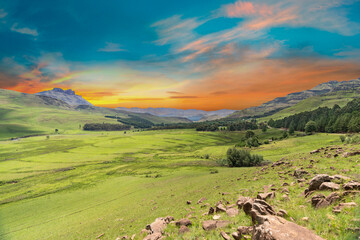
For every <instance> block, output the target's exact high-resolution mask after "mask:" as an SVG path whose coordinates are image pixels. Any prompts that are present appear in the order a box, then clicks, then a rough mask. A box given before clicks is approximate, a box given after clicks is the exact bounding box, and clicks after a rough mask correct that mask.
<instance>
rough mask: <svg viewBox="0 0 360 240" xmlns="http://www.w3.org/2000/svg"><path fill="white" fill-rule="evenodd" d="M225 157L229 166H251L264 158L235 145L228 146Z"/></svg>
mask: <svg viewBox="0 0 360 240" xmlns="http://www.w3.org/2000/svg"><path fill="white" fill-rule="evenodd" d="M226 157H227V158H226V162H227V165H228V166H229V167H252V166H257V165H259V164H260V163H261V162H262V161H263V160H264V159H263V156H261V155H256V154H250V151H248V150H245V149H237V148H236V147H233V148H229V149H228V150H227V153H226Z"/></svg>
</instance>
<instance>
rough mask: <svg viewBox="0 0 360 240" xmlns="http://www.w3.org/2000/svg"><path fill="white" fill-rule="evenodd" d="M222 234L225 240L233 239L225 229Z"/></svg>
mask: <svg viewBox="0 0 360 240" xmlns="http://www.w3.org/2000/svg"><path fill="white" fill-rule="evenodd" d="M220 236H222V238H223V239H225V240H231V238H230V236H229V235H227V234H226V232H224V231H221V232H220Z"/></svg>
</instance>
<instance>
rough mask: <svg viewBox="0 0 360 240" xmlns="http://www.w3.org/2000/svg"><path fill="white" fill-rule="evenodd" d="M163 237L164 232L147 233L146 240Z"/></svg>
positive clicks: (157, 239)
mask: <svg viewBox="0 0 360 240" xmlns="http://www.w3.org/2000/svg"><path fill="white" fill-rule="evenodd" d="M162 238H163V236H162V234H161V233H159V232H156V233H153V234H150V235H147V236H146V237H145V238H144V240H161V239H162Z"/></svg>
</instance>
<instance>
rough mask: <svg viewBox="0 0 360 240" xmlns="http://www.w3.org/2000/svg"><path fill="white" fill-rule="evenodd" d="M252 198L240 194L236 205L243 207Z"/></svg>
mask: <svg viewBox="0 0 360 240" xmlns="http://www.w3.org/2000/svg"><path fill="white" fill-rule="evenodd" d="M250 199H251V198H249V197H243V196H240V197H239V198H238V200H237V201H236V205H237V206H238V207H239V209H242V207H243V206H244V204H245V203H246V202H247V201H249V200H250Z"/></svg>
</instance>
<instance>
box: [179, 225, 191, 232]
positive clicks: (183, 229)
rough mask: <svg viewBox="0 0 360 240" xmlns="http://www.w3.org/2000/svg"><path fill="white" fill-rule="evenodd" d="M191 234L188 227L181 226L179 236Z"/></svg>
mask: <svg viewBox="0 0 360 240" xmlns="http://www.w3.org/2000/svg"><path fill="white" fill-rule="evenodd" d="M187 232H190V229H189V228H188V227H187V226H184V225H181V227H180V229H179V234H184V233H187Z"/></svg>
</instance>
